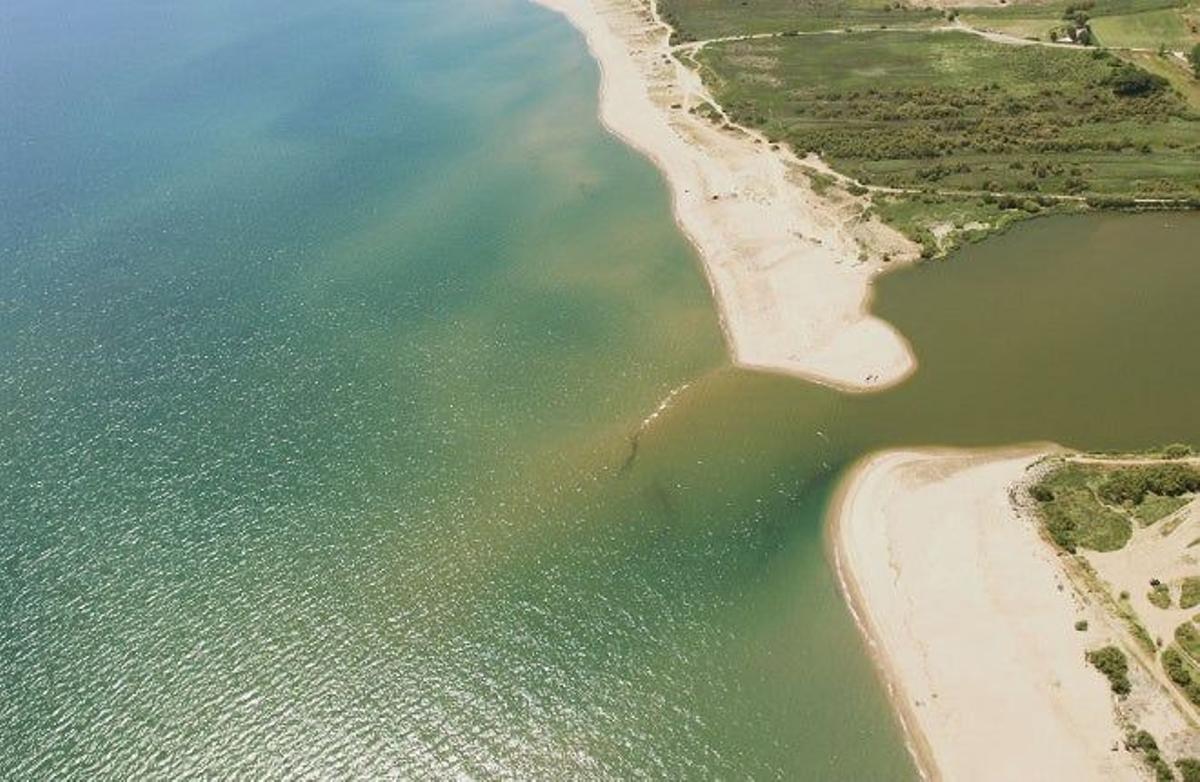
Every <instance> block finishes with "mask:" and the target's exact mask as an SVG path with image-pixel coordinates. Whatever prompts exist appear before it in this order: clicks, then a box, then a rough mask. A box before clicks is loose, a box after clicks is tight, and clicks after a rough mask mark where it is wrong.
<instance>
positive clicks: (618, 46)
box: [536, 0, 916, 391]
mask: <svg viewBox="0 0 1200 782" xmlns="http://www.w3.org/2000/svg"><path fill="white" fill-rule="evenodd" d="M536 1H537V2H539V3H540V4H542V5H544V6H546V7H548V8H551V9H553V10H556V11H559V12H561V13H563V14H564V15H565V16H566V17H567V18H568V19H569V20H570V21H571V23H572V24H573V25H574V26H575V27H577V28H578V29H579V30H581V31H582V32H583V33H584V35H585V36H586V38H587V43H588V46H589V48H590V49H591V52H592V54H593V55H594V57H595V58H596V60H597V61H598V62H599V63H600V66H601V71H602V77H601V97H600V116H601V119H602V121H603V122H604V124H605V126H606V127H607V128H608V129H609V130H610V131H612V132H613V133H614V134H616V135H617V136H619V137H620V138H622V139H623V140H624V141H626V142H627V143H628V144H630V145H631V146H633V147H634V148H636V149H638V150H639V151H641V152H642V153H643V154H645V155H646V156H647V157H649V158H650V159H651V160H653V161H654V163H655V164H656V165H657V166H658V167H659V168H660V169H661V170H662V171H663V172H664V174H665V177H666V180H667V183H668V185H669V187H670V189H671V193H672V200H673V207H674V212H675V217H676V220H677V221H678V223H679V225H680V226H681V228H682V229H683V231H684V233H685V234H686V235H687V236H688V238H689V239H690V240H691V241H692V243H693V244H694V245H695V247H696V248H697V250H698V253H699V256H700V259H701V261H702V263H703V266H704V269H705V272H706V274H707V277H708V280H709V284H710V287H711V288H712V291H713V297H714V299H715V300H716V302H717V305H718V308H719V311H720V314H721V322H722V326H723V328H724V331H725V335H726V340H727V342H728V344H729V348H730V352H731V353H732V356H733V360H734V361H735V363H737V364H739V365H741V366H745V367H754V368H760V369H766V370H772V371H777V372H784V373H789V374H794V375H799V376H802V377H805V378H808V379H810V380H813V381H815V382H819V383H823V384H826V385H830V386H835V387H838V388H841V389H844V390H848V391H865V390H872V389H882V388H885V387H888V386H890V385H894V384H895V383H898V382H900V381H901V380H903V379H904V378H905V377H907V376H908V375H909V374H910V373H911V372H912V371H913V370H914V368H915V364H916V362H915V359H914V358H913V354H912V351H911V349H910V347H909V345H908V342H907V341H906V340H905V339H904V338H903V337H902V336H901V335H900V334H899V333H898V332H897V331H896V330H895V329H894V328H892V327H891V326H890V325H889V324H887V323H885V322H884V321H882V320H880V319H879V318H876V317H874V316H872V315H871V314H870V313H869V312H868V307H869V305H870V298H871V281H872V279H873V278H874V276H875V275H876V274H878V273H880V272H881V271H883V270H884V269H886V268H889V266H888V265H887V264H885V263H884V261H883V256H884V255H885V254H887V255H889V256H890V257H891V258H892V259H895V260H901V259H911V258H914V257H915V255H916V248H915V246H914V245H912V243H911V242H909V241H908V240H907V239H905V238H904V237H902V236H901V235H900V234H898V233H896V232H895V231H893V230H892V229H890V228H887V227H886V226H883V225H882V224H880V223H879V222H877V221H874V220H872V221H864V220H863V219H861V217H860V215H861V211H862V209H863V206H864V204H863V202H861V201H859V200H857V199H854V198H851V197H849V196H844V197H842V198H841V199H840V200H839V201H836V202H835V201H832V200H828V199H826V198H823V197H821V196H818V195H817V194H816V193H814V192H813V191H812V189H811V187H810V186H809V184H808V180H807V178H806V177H805V176H804V174H803V173H802V170H801V165H800V161H797V160H796V159H795V157H794V156H793V155H791V153H789V152H788V151H787V150H784V149H775V150H772V149H771V148H770V145H769V144H768V143H766V142H765V141H764V140H763V139H762V138H761V137H760V136H757V135H756V134H753V133H748V132H742V131H739V130H738V129H735V128H722V127H719V126H718V125H717V124H716V123H714V122H712V121H710V120H708V119H705V118H703V117H702V116H699V115H698V114H696V113H693V112H692V111H689V109H692V108H694V107H700V106H704V105H705V104H710V105H711V106H713V107H715V103H714V102H713V101H712V98H711V96H710V95H708V93H707V91H706V90H705V88H704V85H703V83H702V82H701V80H700V78H699V76H698V75H697V74H696V73H695V72H694V71H692V70H690V69H689V68H688V67H686V66H685V65H684V64H683V63H681V62H680V61H679V60H678V59H677V58H675V57H674V56H673V55H672V52H671V47H670V42H669V28H667V27H666V26H665V25H664V24H662V22H661V21H660V20H659V19H658V17H657V12H656V10H655V7H654V5H653V4H650V5H646V4H645V3H644V2H641V1H640V0H536ZM891 265H892V266H894V265H896V264H894V263H893V264H891Z"/></svg>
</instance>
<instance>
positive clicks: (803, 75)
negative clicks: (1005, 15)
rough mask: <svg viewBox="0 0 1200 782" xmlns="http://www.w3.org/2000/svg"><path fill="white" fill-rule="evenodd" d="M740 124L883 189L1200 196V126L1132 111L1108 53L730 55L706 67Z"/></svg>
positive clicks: (850, 38) (759, 45)
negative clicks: (1118, 91)
mask: <svg viewBox="0 0 1200 782" xmlns="http://www.w3.org/2000/svg"><path fill="white" fill-rule="evenodd" d="M698 59H699V61H700V63H701V65H702V68H703V72H704V76H705V78H706V79H707V81H708V82H709V84H710V85H711V86H712V88H713V90H714V93H715V95H716V97H717V99H718V101H720V102H721V103H722V105H723V106H724V107H725V109H726V111H727V112H728V113H729V114H730V116H731V117H733V118H734V119H735V120H737V121H738V122H740V123H743V124H746V125H751V126H755V127H759V128H761V129H763V130H764V131H765V132H766V133H767V135H768V136H770V137H771V138H772V139H774V140H780V141H786V142H787V143H789V144H791V145H792V146H793V147H794V148H795V149H796V150H797V151H798V152H800V153H806V152H817V153H819V154H821V155H822V156H823V157H825V158H826V159H827V160H828V161H829V162H830V163H831V164H833V165H834V166H835V167H836V168H838V169H839V170H841V171H843V172H845V173H847V174H850V175H851V176H854V177H855V178H857V179H859V180H861V181H863V182H865V183H869V184H876V185H883V186H890V187H901V188H937V189H943V190H945V189H952V190H988V191H995V192H1020V193H1031V194H1036V193H1060V194H1061V193H1077V194H1091V193H1094V194H1107V195H1128V196H1141V197H1172V196H1177V197H1192V196H1197V195H1200V154H1198V153H1200V117H1197V116H1196V115H1195V114H1194V113H1193V112H1192V111H1191V110H1190V109H1189V108H1188V106H1187V104H1186V103H1185V102H1184V101H1183V100H1182V99H1181V98H1180V97H1179V96H1178V95H1177V94H1176V93H1175V91H1174V90H1171V89H1161V90H1159V91H1157V92H1155V93H1153V94H1148V95H1143V96H1136V97H1125V96H1120V95H1117V94H1115V92H1114V88H1113V87H1112V84H1111V80H1112V79H1113V77H1114V75H1115V74H1117V73H1119V72H1120V69H1121V68H1122V67H1123V66H1125V64H1124V63H1122V62H1121V61H1119V60H1118V59H1116V58H1115V57H1112V56H1110V55H1106V54H1103V53H1097V52H1094V51H1090V50H1082V49H1080V50H1075V49H1062V48H1048V47H1035V46H1021V47H1017V46H1010V45H1005V44H999V43H992V42H989V41H984V40H981V39H979V38H978V37H976V36H972V35H969V34H966V33H958V32H929V31H926V32H898V31H878V32H867V33H860V34H854V35H835V34H830V35H815V36H805V37H803V38H770V39H756V40H751V41H736V42H726V43H721V44H713V45H710V46H708V47H706V48H705V49H704V50H702V52H701V53H700V55H699V57H698Z"/></svg>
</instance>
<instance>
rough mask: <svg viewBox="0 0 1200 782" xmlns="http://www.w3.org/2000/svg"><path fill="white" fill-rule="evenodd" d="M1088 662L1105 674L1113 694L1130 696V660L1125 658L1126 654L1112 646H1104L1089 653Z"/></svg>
mask: <svg viewBox="0 0 1200 782" xmlns="http://www.w3.org/2000/svg"><path fill="white" fill-rule="evenodd" d="M1087 661H1088V662H1089V663H1091V664H1092V665H1093V666H1095V667H1096V670H1098V671H1100V673H1102V674H1104V676H1105V678H1107V679H1108V684H1109V687H1111V688H1112V691H1113V692H1115V693H1116V694H1117V695H1128V694H1129V690H1130V684H1129V660H1127V659H1126V658H1125V652H1123V651H1121V650H1120V649H1118V648H1117V647H1115V646H1112V645H1109V646H1102V647H1101V648H1099V649H1093V650H1092V651H1090V652H1088V653H1087Z"/></svg>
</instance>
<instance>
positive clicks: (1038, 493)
mask: <svg viewBox="0 0 1200 782" xmlns="http://www.w3.org/2000/svg"><path fill="white" fill-rule="evenodd" d="M1029 496H1030V497H1033V498H1034V499H1035V500H1037V501H1038V502H1052V501H1053V500H1054V492H1052V491H1050V489H1049V488H1047V487H1046V486H1043V485H1042V484H1040V483H1035V484H1034V485H1032V486H1030V487H1029Z"/></svg>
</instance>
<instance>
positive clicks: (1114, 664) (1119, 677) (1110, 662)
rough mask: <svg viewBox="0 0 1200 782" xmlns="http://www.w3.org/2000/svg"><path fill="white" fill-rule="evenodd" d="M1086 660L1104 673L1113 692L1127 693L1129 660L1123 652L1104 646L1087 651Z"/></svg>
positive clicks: (1128, 688)
mask: <svg viewBox="0 0 1200 782" xmlns="http://www.w3.org/2000/svg"><path fill="white" fill-rule="evenodd" d="M1087 661H1088V662H1089V663H1091V664H1092V665H1094V666H1095V667H1096V670H1098V671H1100V673H1102V674H1104V676H1105V678H1107V679H1108V684H1109V687H1110V688H1112V691H1113V692H1115V693H1116V694H1117V695H1128V694H1129V690H1130V684H1129V660H1127V659H1126V658H1125V652H1122V651H1121V650H1120V649H1118V648H1117V647H1115V646H1112V645H1109V646H1104V647H1101V648H1099V649H1093V650H1092V651H1090V652H1088V653H1087ZM1181 662H1182V661H1181Z"/></svg>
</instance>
